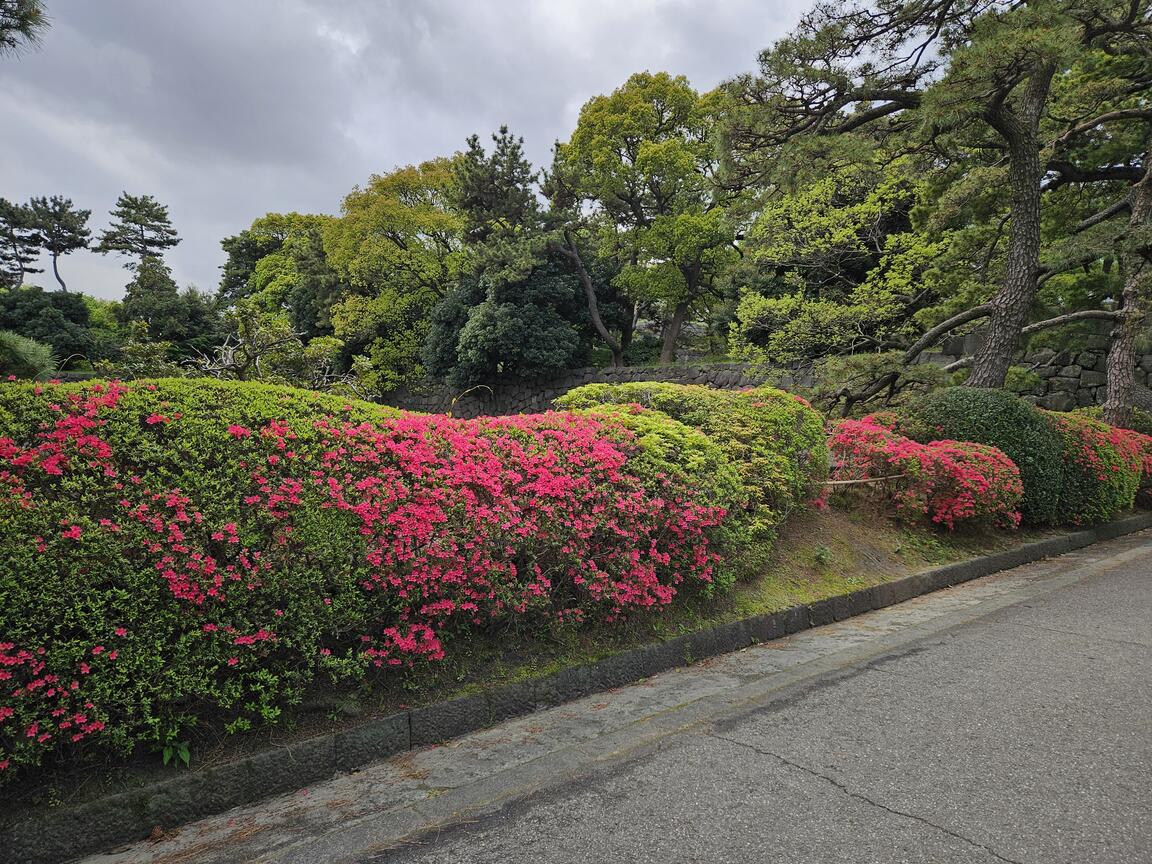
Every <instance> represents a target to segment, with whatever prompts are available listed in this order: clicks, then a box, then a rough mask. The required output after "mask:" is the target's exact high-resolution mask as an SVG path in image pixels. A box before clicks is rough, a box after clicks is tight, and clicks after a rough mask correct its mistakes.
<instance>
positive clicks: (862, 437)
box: [829, 415, 1024, 530]
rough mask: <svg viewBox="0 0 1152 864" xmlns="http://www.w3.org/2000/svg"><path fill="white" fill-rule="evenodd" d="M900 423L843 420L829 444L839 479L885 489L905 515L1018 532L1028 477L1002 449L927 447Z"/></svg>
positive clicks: (961, 445) (874, 418)
mask: <svg viewBox="0 0 1152 864" xmlns="http://www.w3.org/2000/svg"><path fill="white" fill-rule="evenodd" d="M892 423H893V418H891V417H885V416H883V415H881V416H868V417H865V418H863V419H862V420H842V421H840V422H838V423H837V424H835V426H833V428H832V433H831V436H830V438H829V448H830V451H831V456H832V464H833V470H832V480H833V481H834V482H836V483H838V484H841V485H842V486H843V487H844V488H850V487H853V486H856V485H857V483H858V482H859V485H860V486H861V487H869V486H871V485H872V484H873V483H875V484H877V485H876V487H875V488H877V489H879V490H880V491H881V493H882V494H883V496H884V497H885V499H886V503H887V504H889V505H890V506H891V507H892V508H893V509H894V511H895V513H896V514H897V515H898V516H901V517H904V518H911V519H921V518H927V519H929V520H930V521H932V522H934V523H936V524H938V525H943V526H944V527H946V528H948V529H950V530H951V529H954V528H956V527H957V526H958V525H960V524H965V525H970V524H980V523H983V524H993V525H998V526H1004V527H1016V526H1017V525H1018V524H1019V522H1020V513H1019V511H1018V509H1017V508H1018V507H1019V505H1020V502H1021V500H1022V499H1023V495H1024V486H1023V483H1022V482H1021V480H1020V471H1019V469H1018V468H1017V467H1016V466H1015V464H1013V462H1012V460H1011V459H1009V458H1008V457H1007V456H1005V455H1004V453H1003V452H1002V451H1000V450H997V449H996V448H995V447H989V446H987V445H983V444H973V443H971V442H967V441H932V442H930V443H928V444H921V443H919V442H917V441H913V440H912V439H910V438H907V437H905V436H903V435H901V434H899V433H898V432H896V431H894V430H893V428H892Z"/></svg>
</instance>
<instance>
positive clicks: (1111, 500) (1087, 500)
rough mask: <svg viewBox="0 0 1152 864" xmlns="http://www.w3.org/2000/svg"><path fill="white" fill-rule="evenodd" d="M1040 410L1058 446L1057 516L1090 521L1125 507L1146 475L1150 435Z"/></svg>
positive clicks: (1132, 501)
mask: <svg viewBox="0 0 1152 864" xmlns="http://www.w3.org/2000/svg"><path fill="white" fill-rule="evenodd" d="M1040 413H1041V414H1042V416H1043V417H1044V418H1045V419H1046V420H1047V421H1048V423H1049V424H1050V425H1051V427H1052V428H1053V429H1054V430H1055V431H1056V433H1057V434H1058V435H1059V436H1060V440H1061V441H1062V442H1063V445H1064V453H1063V470H1062V472H1061V483H1060V498H1059V501H1058V504H1057V518H1058V519H1059V521H1060V522H1062V523H1064V524H1066V525H1092V524H1094V523H1097V522H1106V521H1108V520H1109V519H1114V518H1116V517H1117V516H1118V515H1120V514H1121V513H1123V512H1124V511H1125V510H1129V509H1131V508H1132V506H1133V505H1134V504H1135V502H1136V494H1137V492H1138V491H1139V489H1140V486H1141V478H1142V477H1144V478H1148V477H1149V476H1152V475H1150V474H1149V473H1148V469H1149V467H1152V458H1150V457H1152V446H1149V445H1152V438H1149V437H1148V436H1147V435H1142V434H1140V433H1139V432H1134V431H1132V430H1130V429H1118V428H1116V427H1115V426H1109V425H1108V424H1107V423H1104V422H1102V421H1099V420H1093V419H1092V418H1091V417H1086V416H1084V415H1081V414H1060V413H1056V412H1053V411H1043V412H1040ZM1145 482H1147V480H1146V481H1145Z"/></svg>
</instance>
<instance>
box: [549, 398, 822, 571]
mask: <svg viewBox="0 0 1152 864" xmlns="http://www.w3.org/2000/svg"><path fill="white" fill-rule="evenodd" d="M611 404H635V405H641V406H643V407H645V408H650V409H652V410H655V411H659V412H660V413H662V414H665V415H667V416H669V417H671V418H673V419H675V420H678V421H680V422H681V423H685V424H687V425H688V426H691V427H694V428H696V429H699V430H700V431H702V432H703V433H704V434H705V435H707V436H708V437H709V438H710V439H712V441H714V442H716V444H717V445H719V446H720V448H721V449H722V450H723V452H724V454H725V455H726V456H727V458H728V461H729V462H730V463H731V464H732V465H734V466H735V467H736V470H737V471H738V472H739V473H740V478H741V483H742V486H743V494H742V501H741V502H740V504H739V506H738V507H737V508H736V511H737V512H734V513H733V514H732V518H731V519H730V521H729V523H728V530H729V531H730V532H732V534H733V535H734V536H739V537H740V542H739V543H738V544H736V543H734V544H733V549H734V554H735V555H737V557H738V558H739V560H738V561H736V562H735V566H737V567H738V568H739V569H741V570H742V571H744V572H750V573H755V572H759V571H760V570H761V568H762V567H763V566H764V562H765V560H766V559H767V556H768V554H769V553H770V552H771V549H772V545H773V543H774V541H775V539H776V534H777V532H778V529H779V527H780V525H781V524H782V523H783V522H784V520H785V519H786V518H787V517H788V514H789V513H791V512H792V511H793V510H794V509H796V508H797V507H798V506H801V505H802V504H804V503H805V502H806V501H808V500H810V499H811V498H812V496H813V494H814V493H815V490H816V488H817V487H818V485H819V484H820V483H821V482H822V481H823V480H824V479H825V478H826V477H827V472H828V446H827V436H826V434H825V432H824V425H823V419H822V418H821V416H820V414H819V413H818V412H816V411H814V410H813V409H812V407H811V406H810V405H809V404H808V403H807V402H805V401H804V400H803V399H800V398H798V397H796V396H792V395H790V394H788V393H785V392H783V391H781V390H775V389H773V388H770V387H758V388H753V389H750V390H742V391H731V390H719V389H716V388H713V387H704V386H701V385H693V384H667V383H658V382H636V383H629V384H588V385H585V386H583V387H577V388H576V389H574V390H572V391H570V392H569V393H567V394H565V395H564V396H561V397H560V398H559V399H557V400H556V402H555V405H556V406H557V407H558V408H565V409H578V408H585V409H587V408H593V407H595V406H599V405H611Z"/></svg>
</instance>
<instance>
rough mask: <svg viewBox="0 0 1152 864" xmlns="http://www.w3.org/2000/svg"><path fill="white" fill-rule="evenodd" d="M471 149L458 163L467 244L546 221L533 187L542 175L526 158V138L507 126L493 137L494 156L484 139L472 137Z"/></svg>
mask: <svg viewBox="0 0 1152 864" xmlns="http://www.w3.org/2000/svg"><path fill="white" fill-rule="evenodd" d="M467 143H468V149H467V150H465V151H464V153H462V154H460V156H459V157H458V158H457V159H456V160H455V161H454V162H453V163H452V181H453V182H452V187H451V193H450V195H451V200H452V207H453V209H454V210H455V211H456V212H457V213H459V214H460V216H461V219H462V221H463V225H462V227H461V237H462V239H463V240H464V242H465V243H468V244H476V243H483V242H485V241H487V240H489V239H491V238H492V237H493V236H498V235H501V234H509V233H515V232H517V231H519V230H523V229H528V230H531V229H532V228H533V227H534V226H535V224H536V223H537V222H538V220H539V218H540V212H539V211H540V205H539V202H538V201H537V199H536V194H535V192H534V191H533V189H532V185H533V184H534V183H535V182H536V172H534V171H533V170H532V165H531V163H530V162H529V161H528V160H527V159H526V158H525V156H524V139H523V138H517V137H516V136H515V135H513V134H512V133H511V132H509V131H508V127H507V126H501V127H500V131H499V132H498V133H497V134H495V135H493V136H492V143H493V144H494V145H495V146H494V147H493V148H492V153H491V155H489V154H488V153H486V152H485V151H484V148H483V147H481V146H480V136H479V135H471V136H469V138H468V142H467Z"/></svg>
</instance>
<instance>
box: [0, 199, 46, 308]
mask: <svg viewBox="0 0 1152 864" xmlns="http://www.w3.org/2000/svg"><path fill="white" fill-rule="evenodd" d="M43 239H44V238H43V237H41V236H40V232H39V231H38V230H37V229H36V224H35V222H34V220H33V218H32V211H31V210H30V209H29V207H28V206H27V205H25V204H13V203H12V202H10V201H6V200H4V199H3V198H0V288H18V287H20V285H21V284H22V283H23V282H24V278H25V277H26V276H27V275H28V274H29V273H39V272H40V268H39V267H37V266H35V264H36V259H37V258H38V257H39V255H40V243H41V241H42V240H43Z"/></svg>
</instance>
